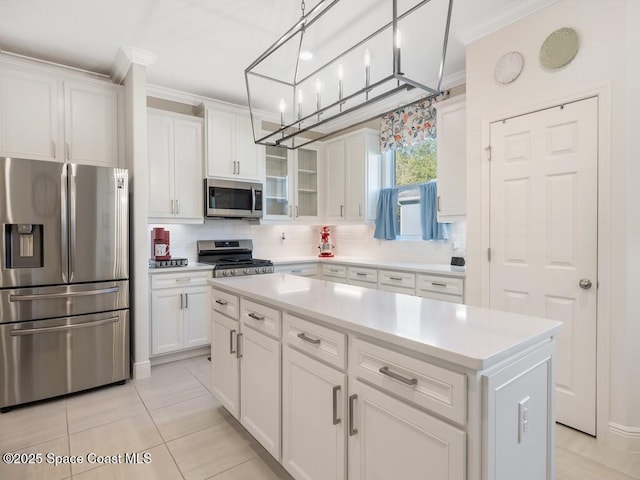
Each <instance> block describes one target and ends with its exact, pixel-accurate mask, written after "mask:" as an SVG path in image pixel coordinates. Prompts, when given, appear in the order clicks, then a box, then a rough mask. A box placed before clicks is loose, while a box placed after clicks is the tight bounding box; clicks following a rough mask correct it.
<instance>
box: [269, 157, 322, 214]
mask: <svg viewBox="0 0 640 480" xmlns="http://www.w3.org/2000/svg"><path fill="white" fill-rule="evenodd" d="M319 157H320V152H319V150H318V149H317V148H309V147H305V148H298V149H297V150H287V149H286V148H284V147H275V146H267V147H266V162H265V163H266V172H265V173H266V176H265V197H264V198H265V206H264V208H265V212H264V218H265V219H266V220H280V221H282V220H287V221H294V220H310V219H313V218H316V217H318V216H319V212H318V205H319V201H318V190H319V182H320V180H319V164H320V158H319Z"/></svg>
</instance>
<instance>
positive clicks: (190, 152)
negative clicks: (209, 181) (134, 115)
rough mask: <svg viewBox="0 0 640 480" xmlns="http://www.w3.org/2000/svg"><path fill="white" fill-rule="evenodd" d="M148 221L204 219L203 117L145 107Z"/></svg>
mask: <svg viewBox="0 0 640 480" xmlns="http://www.w3.org/2000/svg"><path fill="white" fill-rule="evenodd" d="M147 128H148V144H149V146H148V156H149V220H150V221H154V220H155V221H157V222H173V223H202V222H203V221H204V205H203V200H202V199H203V184H202V181H203V175H202V164H203V155H202V119H201V118H199V117H192V116H189V115H181V114H178V113H172V112H166V111H163V110H156V109H151V108H150V109H148V116H147Z"/></svg>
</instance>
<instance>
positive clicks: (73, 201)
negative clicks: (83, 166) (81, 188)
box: [69, 165, 78, 282]
mask: <svg viewBox="0 0 640 480" xmlns="http://www.w3.org/2000/svg"><path fill="white" fill-rule="evenodd" d="M75 167H76V166H75V165H69V168H70V169H71V175H70V176H69V217H70V219H69V237H70V240H69V242H70V246H71V248H70V253H69V282H72V281H73V273H74V272H73V271H74V268H75V263H76V247H77V241H76V239H77V235H76V233H77V232H76V227H77V225H76V206H77V200H78V198H77V197H78V196H77V185H76V168H75Z"/></svg>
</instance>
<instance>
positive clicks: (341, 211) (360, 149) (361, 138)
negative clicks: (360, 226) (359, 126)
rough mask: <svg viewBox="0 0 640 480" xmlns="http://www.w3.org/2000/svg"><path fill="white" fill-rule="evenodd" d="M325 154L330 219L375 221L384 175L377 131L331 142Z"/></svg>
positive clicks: (364, 131) (360, 133)
mask: <svg viewBox="0 0 640 480" xmlns="http://www.w3.org/2000/svg"><path fill="white" fill-rule="evenodd" d="M326 152H327V183H326V192H325V195H326V199H327V201H326V217H327V220H329V221H334V222H339V221H347V222H367V223H370V222H373V221H375V216H376V215H375V212H376V202H377V198H378V192H379V191H380V175H381V155H380V149H379V145H378V135H377V132H375V131H373V130H369V129H365V130H360V131H358V132H355V133H351V134H348V135H345V136H343V137H339V138H337V139H334V140H331V141H330V142H327V145H326Z"/></svg>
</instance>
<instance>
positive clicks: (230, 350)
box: [229, 330, 236, 353]
mask: <svg viewBox="0 0 640 480" xmlns="http://www.w3.org/2000/svg"><path fill="white" fill-rule="evenodd" d="M234 333H236V331H235V330H231V331H229V353H236V351H235V350H234V349H233V334H234Z"/></svg>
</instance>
